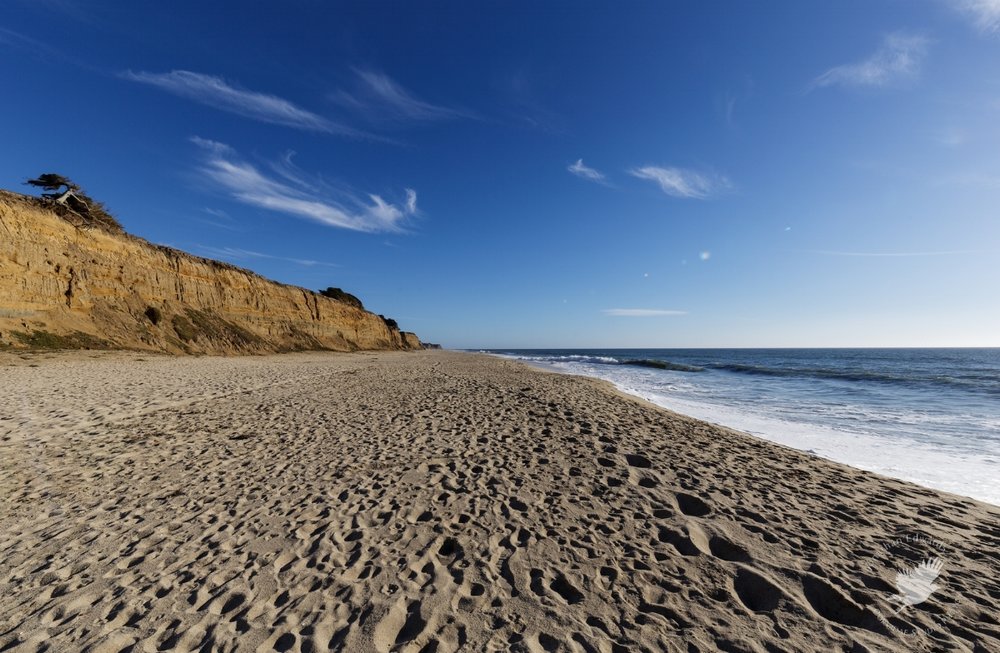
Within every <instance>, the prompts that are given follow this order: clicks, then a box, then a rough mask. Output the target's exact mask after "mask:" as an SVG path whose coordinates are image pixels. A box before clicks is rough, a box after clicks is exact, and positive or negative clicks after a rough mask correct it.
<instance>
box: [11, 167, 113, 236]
mask: <svg viewBox="0 0 1000 653" xmlns="http://www.w3.org/2000/svg"><path fill="white" fill-rule="evenodd" d="M24 183H25V184H27V185H29V186H34V187H36V188H41V189H42V190H47V191H50V192H48V193H42V198H44V200H46V201H50V202H54V203H55V204H57V205H58V206H59V207H60V215H61V216H62V217H63V218H64V219H66V220H69V221H70V222H73V223H74V224H77V226H96V227H100V228H102V229H104V230H106V231H113V232H121V231H124V230H123V229H122V226H121V225H120V224H119V223H118V221H117V220H115V218H114V216H112V215H111V214H110V213H108V211H107V209H105V208H104V205H103V204H101V203H100V202H98V201H95V200H93V199H91V198H90V197H88V196H87V195H86V194H85V193H84V192H83V189H82V188H80V186H78V185H77V184H75V183H73V182H72V181H71V180H70V179H69V177H64V176H62V175H58V174H56V173H54V172H46V173H45V174H43V175H38V177H37V178H35V179H29V180H27V181H26V182H24Z"/></svg>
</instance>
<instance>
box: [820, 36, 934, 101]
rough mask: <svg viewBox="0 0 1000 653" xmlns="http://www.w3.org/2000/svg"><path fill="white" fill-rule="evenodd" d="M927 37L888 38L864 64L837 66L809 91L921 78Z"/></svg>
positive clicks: (881, 84)
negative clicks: (918, 76)
mask: <svg viewBox="0 0 1000 653" xmlns="http://www.w3.org/2000/svg"><path fill="white" fill-rule="evenodd" d="M928 43H929V41H928V39H927V37H925V36H921V35H919V34H909V33H906V32H893V33H892V34H889V35H887V36H886V37H885V38H884V39H883V41H882V45H881V46H879V49H878V50H876V51H875V53H874V54H872V55H871V56H870V57H868V58H867V59H865V60H864V61H859V62H857V63H851V64H844V65H841V66H835V67H833V68H831V69H830V70H828V71H826V72H825V73H823V74H822V75H820V76H819V77H817V78H816V79H814V80H813V81H812V83H811V84H810V85H809V87H808V89H807V90H812V89H815V88H822V87H825V86H885V85H887V84H891V83H894V82H898V81H900V80H906V79H912V78H914V77H916V76H917V75H919V74H920V64H921V62H922V61H923V59H924V56H925V55H926V54H927V45H928Z"/></svg>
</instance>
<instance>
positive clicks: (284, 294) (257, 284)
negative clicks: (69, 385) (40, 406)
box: [0, 191, 422, 354]
mask: <svg viewBox="0 0 1000 653" xmlns="http://www.w3.org/2000/svg"><path fill="white" fill-rule="evenodd" d="M421 347H422V345H421V343H420V340H419V338H417V336H416V335H414V334H412V333H409V332H405V331H402V332H401V331H399V330H398V329H395V328H391V327H390V325H388V324H387V323H386V321H385V320H384V319H383V318H382V317H380V316H378V315H375V314H374V313H370V312H369V311H366V310H363V309H361V308H358V307H356V306H352V305H350V304H348V303H345V302H342V301H338V300H336V299H331V298H328V297H324V296H322V295H319V294H318V293H315V292H312V291H311V290H306V289H305V288H299V287H296V286H288V285H285V284H280V283H277V282H275V281H271V280H269V279H265V278H264V277H262V276H260V275H258V274H256V273H254V272H251V271H249V270H245V269H242V268H239V267H236V266H233V265H229V264H227V263H221V262H219V261H213V260H210V259H206V258H201V257H198V256H193V255H191V254H187V253H185V252H181V251H179V250H175V249H171V248H169V247H162V246H158V245H153V244H151V243H149V242H147V241H145V240H143V239H141V238H137V237H135V236H131V235H129V234H125V233H116V232H114V231H111V230H107V229H102V228H100V227H97V226H90V225H80V224H76V223H73V222H72V221H70V220H68V219H66V218H64V217H61V216H60V215H59V214H58V213H57V212H56V210H55V208H54V207H52V206H51V205H50V204H49V203H46V202H44V201H43V200H40V199H38V198H34V197H29V196H26V195H20V194H17V193H11V192H7V191H0V348H105V349H106V348H124V349H140V350H142V349H144V350H151V351H163V352H169V353H178V354H183V353H187V354H244V353H247V354H249V353H269V352H283V351H296V350H306V349H329V350H334V351H356V350H359V349H420V348H421Z"/></svg>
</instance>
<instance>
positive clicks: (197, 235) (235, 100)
mask: <svg viewBox="0 0 1000 653" xmlns="http://www.w3.org/2000/svg"><path fill="white" fill-rule="evenodd" d="M998 61H1000V0H968V1H963V0H924V1H921V0H905V1H904V0H885V1H879V0H865V1H856V2H855V1H838V2H803V1H801V0H794V1H787V2H777V1H775V2H766V3H746V2H655V3H653V2H650V3H642V2H629V3H598V2H588V3H569V2H548V3H545V2H529V3H500V2H445V1H439V2H432V3H409V2H393V3H376V2H366V3H353V4H339V3H328V2H320V1H318V0H288V1H285V2H280V3H278V2H274V3H264V2H260V3H246V2H215V3H192V2H169V3H146V2H136V3H115V2H110V1H92V2H83V1H82V0H79V1H75V0H30V1H28V0H7V2H5V3H4V10H3V13H2V15H0V80H2V84H3V89H4V100H3V102H0V134H2V142H3V156H0V186H2V187H4V188H9V189H14V190H25V191H26V190H27V189H26V187H24V186H22V185H21V184H22V182H23V181H24V180H25V179H26V178H28V177H30V176H35V175H37V174H39V173H41V172H58V173H62V174H65V175H67V176H69V177H71V178H73V179H74V180H76V181H77V182H78V183H80V184H81V185H82V186H84V188H85V189H86V190H87V191H88V192H89V193H90V194H91V195H92V196H94V197H96V198H98V199H101V200H103V201H105V203H106V204H107V205H108V206H109V208H110V209H111V210H112V211H113V212H114V213H115V214H116V215H117V216H118V217H119V219H120V220H121V222H122V223H123V224H124V225H125V227H126V228H127V229H128V230H129V231H131V232H132V233H135V234H137V235H140V236H142V237H145V238H147V239H149V240H151V241H153V242H157V243H166V244H170V245H172V246H175V247H178V248H181V249H185V250H188V251H191V252H194V253H197V254H201V255H205V256H210V257H213V258H221V259H224V260H227V261H230V262H233V263H236V264H239V265H242V266H244V267H248V268H250V269H253V270H255V271H257V272H260V273H261V274H264V275H266V276H268V277H271V278H274V279H277V280H279V281H283V282H286V283H293V284H298V285H302V286H305V287H308V288H313V289H318V288H325V287H326V286H340V287H342V288H344V289H346V290H348V291H350V292H353V293H355V294H357V295H358V296H360V297H361V298H362V299H363V301H364V302H365V304H366V306H367V307H369V308H371V309H372V310H374V311H376V312H379V313H384V314H386V315H389V316H391V317H394V318H396V319H397V320H398V321H399V322H400V324H401V326H402V327H403V328H404V329H408V330H412V331H415V332H417V333H418V334H419V335H420V336H421V337H422V338H424V339H425V340H430V341H437V342H442V343H443V344H445V345H446V346H451V347H557V346H558V347H612V346H621V347H640V346H646V347H728V346H734V347H752V346H791V347H794V346H1000V301H997V297H998V294H1000V293H998V289H1000V265H998V261H1000V211H998V209H1000V67H998V66H997V65H996V64H997V62H998Z"/></svg>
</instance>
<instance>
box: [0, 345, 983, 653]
mask: <svg viewBox="0 0 1000 653" xmlns="http://www.w3.org/2000/svg"><path fill="white" fill-rule="evenodd" d="M0 364H4V365H8V366H6V367H2V368H0V374H2V377H0V383H2V387H3V392H2V393H0V418H2V421H0V447H2V478H0V518H2V523H3V528H2V530H0V651H7V650H13V651H42V650H49V651H73V650H89V651H100V652H102V653H103V652H108V653H111V652H114V653H117V652H118V651H195V650H203V651H215V650H219V651H231V650H240V651H257V650H260V651H271V650H277V651H327V650H343V651H359V652H366V651H377V652H386V651H406V652H412V653H416V652H428V653H429V652H438V653H445V652H448V651H456V650H463V651H506V650H515V651H583V652H592V651H599V652H602V653H608V652H619V651H663V650H669V651H713V650H727V651H796V650H798V651H819V650H823V651H830V650H842V651H866V650H868V651H882V650H920V649H925V650H942V651H943V650H960V651H961V650H964V651H996V650H1000V621H998V618H997V612H998V611H997V606H998V603H1000V585H998V580H997V579H998V578H1000V509H997V508H991V507H988V506H985V505H984V504H981V503H977V502H974V501H971V500H966V499H962V498H959V497H955V496H952V495H947V494H943V493H940V492H936V491H932V490H926V489H922V488H919V487H917V486H914V485H910V484H907V483H903V482H899V481H894V480H890V479H885V478H882V477H878V476H875V475H872V474H868V473H864V472H860V471H856V470H853V469H851V468H848V467H844V466H841V465H837V464H833V463H828V462H825V461H820V460H816V459H813V458H810V457H808V456H806V455H804V454H800V453H797V452H794V451H791V450H789V449H785V448H782V447H778V446H775V445H772V444H769V443H766V442H762V441H758V440H755V439H752V438H749V437H746V436H742V435H739V434H736V433H734V432H731V431H727V430H725V429H721V428H717V427H713V426H710V425H707V424H705V423H702V422H698V421H695V420H691V419H687V418H683V417H680V416H676V415H673V414H671V413H668V412H665V411H660V410H657V409H655V408H653V407H649V406H646V405H643V404H641V403H640V402H637V401H632V400H630V399H627V398H623V397H622V396H620V395H617V394H616V393H615V392H613V391H612V390H610V389H609V387H608V386H605V385H603V384H601V383H598V382H593V381H589V380H584V379H578V378H571V377H564V376H558V375H554V374H547V373H543V372H537V371H533V370H530V369H528V368H526V367H524V366H522V365H520V364H517V363H513V362H509V361H502V360H497V359H491V358H486V357H481V356H474V355H463V354H453V353H447V352H425V353H378V354H296V355H289V356H272V357H259V358H240V359H225V358H202V359H168V358H159V357H148V358H147V359H145V360H143V359H141V358H140V359H138V360H137V355H135V354H105V355H101V356H98V357H97V358H91V357H90V356H89V355H87V354H76V355H73V356H54V357H49V358H29V359H22V358H18V357H7V358H4V359H2V360H0ZM32 365H34V367H32ZM928 547H932V549H928ZM928 550H932V551H933V552H935V554H934V555H935V557H938V558H939V559H940V561H941V565H942V567H941V571H940V574H939V576H938V577H937V578H936V580H935V581H934V588H933V589H929V590H928V592H929V593H928V595H927V597H926V600H924V601H921V602H919V603H917V604H914V605H905V602H904V603H903V604H900V603H899V601H898V597H900V596H911V599H913V598H919V596H917V595H915V594H912V593H911V594H906V593H905V592H902V593H901V591H900V584H899V581H900V580H901V577H897V568H903V570H904V571H906V570H908V569H912V568H913V567H914V566H918V565H919V563H921V562H922V561H923V560H925V559H926V558H927V557H928V554H927V551H928ZM905 578H910V579H913V578H916V577H915V576H913V575H912V574H911V575H910V576H906V577H903V580H904V582H903V584H902V587H903V588H904V589H905V588H906V587H910V589H911V590H912V589H913V587H912V583H911V585H910V586H907V584H906V582H905ZM927 587H929V586H927ZM916 589H917V594H919V590H920V587H919V586H918V587H917V588H916ZM894 598H896V599H897V601H896V602H894Z"/></svg>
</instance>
